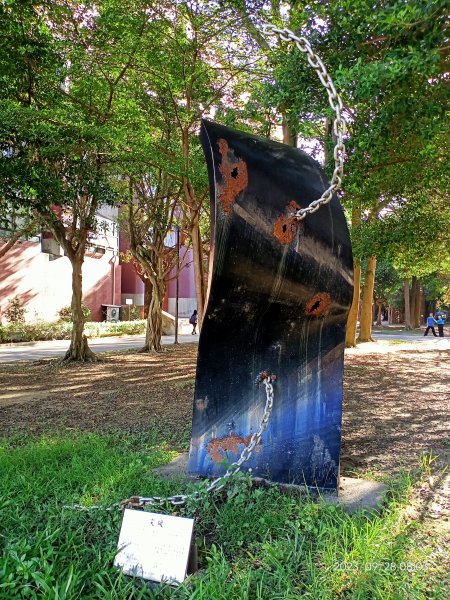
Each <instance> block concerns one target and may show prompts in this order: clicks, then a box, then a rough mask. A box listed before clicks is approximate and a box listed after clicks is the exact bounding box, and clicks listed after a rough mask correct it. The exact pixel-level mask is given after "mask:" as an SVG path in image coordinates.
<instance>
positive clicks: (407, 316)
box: [403, 277, 412, 329]
mask: <svg viewBox="0 0 450 600" xmlns="http://www.w3.org/2000/svg"><path fill="white" fill-rule="evenodd" d="M403 296H404V298H405V329H412V327H411V309H410V305H409V278H407V277H405V278H404V279H403Z"/></svg>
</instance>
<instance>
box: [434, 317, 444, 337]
mask: <svg viewBox="0 0 450 600" xmlns="http://www.w3.org/2000/svg"><path fill="white" fill-rule="evenodd" d="M436 323H437V326H438V331H439V337H444V323H445V321H444V318H443V316H442V315H440V316H439V318H438V320H437V321H436Z"/></svg>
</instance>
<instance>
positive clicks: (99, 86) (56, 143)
mask: <svg viewBox="0 0 450 600" xmlns="http://www.w3.org/2000/svg"><path fill="white" fill-rule="evenodd" d="M140 6H141V8H142V3H141V5H140ZM131 8H132V7H131V5H130V3H125V2H120V0H117V1H116V2H104V3H96V4H95V5H94V4H80V3H79V2H77V1H75V0H74V1H70V0H67V1H66V2H64V3H57V4H53V5H49V6H45V7H43V6H42V4H41V3H40V2H34V1H32V2H30V3H27V4H20V5H14V4H11V5H2V7H1V12H2V13H3V15H2V16H3V17H7V18H8V20H7V21H6V22H5V20H4V19H2V23H3V24H4V29H5V30H6V31H4V33H5V35H4V36H3V43H2V47H1V50H2V58H4V59H5V63H3V64H6V65H10V64H11V62H14V66H13V67H12V73H13V77H10V78H9V79H8V86H7V87H6V89H5V90H4V91H3V92H2V93H1V101H2V109H3V110H2V111H1V119H2V122H1V125H0V127H1V147H2V149H3V160H2V174H4V175H5V177H4V178H3V181H2V187H3V193H4V196H5V198H6V199H7V200H8V201H9V202H11V203H12V204H13V205H15V206H18V207H21V208H23V207H27V209H28V210H30V211H31V212H32V214H33V215H36V216H38V217H39V218H40V220H41V222H42V223H43V224H44V225H45V226H46V227H47V228H49V229H50V230H51V231H52V233H53V235H54V236H55V238H56V239H57V241H58V242H59V243H60V244H61V246H62V247H63V249H64V251H65V254H66V255H67V257H68V258H69V260H70V262H71V265H72V305H71V307H72V315H73V330H72V337H71V343H70V347H69V350H68V351H67V354H66V356H65V360H94V359H95V355H94V354H93V353H92V352H91V351H90V349H89V347H88V344H87V339H86V337H85V335H84V333H83V328H84V315H83V311H82V265H83V261H84V254H85V250H86V245H87V243H88V240H89V236H90V234H91V233H92V232H93V231H95V228H96V213H97V210H98V208H99V206H100V205H101V204H102V203H110V202H112V201H114V196H113V193H112V187H111V185H110V177H111V175H112V174H113V170H112V165H113V164H114V160H113V159H114V157H115V156H116V155H117V154H118V153H119V154H120V152H123V151H124V149H125V147H126V138H127V131H128V130H129V123H126V122H124V113H125V109H124V106H123V102H122V101H123V98H124V95H123V94H122V92H123V85H124V80H125V76H126V74H127V71H128V70H129V68H130V66H131V62H132V58H133V56H134V55H135V53H136V52H137V49H138V47H139V40H140V38H141V36H142V33H143V31H144V30H145V28H146V26H147V25H148V21H149V17H148V15H146V13H145V10H140V11H138V12H133V10H131ZM124 15H127V19H126V20H124ZM5 23H7V24H6V25H5ZM111 39H113V40H114V41H115V43H114V44H111V45H110V46H109V47H107V46H106V45H105V40H111ZM9 48H14V51H15V54H16V56H14V53H13V56H12V57H10V56H8V55H7V49H9ZM14 59H17V63H16V62H15V61H14ZM121 102H122V104H121Z"/></svg>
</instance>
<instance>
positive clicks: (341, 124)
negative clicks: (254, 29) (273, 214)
mask: <svg viewBox="0 0 450 600" xmlns="http://www.w3.org/2000/svg"><path fill="white" fill-rule="evenodd" d="M262 31H263V33H264V34H270V33H274V34H276V35H278V36H279V37H280V39H281V40H283V41H284V42H294V44H295V45H296V47H297V48H298V49H299V50H300V52H303V53H304V54H306V55H307V59H308V62H309V64H310V65H311V67H312V68H313V69H314V70H315V71H316V73H317V76H318V77H319V79H320V81H321V83H322V85H323V86H324V87H325V89H326V91H327V94H328V101H329V103H330V106H331V108H332V109H333V111H334V113H335V115H336V116H335V119H334V121H333V133H334V135H335V137H336V145H335V146H334V151H333V157H334V171H333V177H332V178H331V182H330V186H329V187H328V188H327V189H326V190H325V191H324V192H323V194H322V195H321V196H320V198H318V199H317V200H313V202H311V204H309V206H307V207H306V208H300V209H299V210H297V211H296V212H295V213H294V215H293V216H294V217H295V219H297V221H301V220H302V219H304V218H305V217H306V215H308V214H310V213H314V212H316V210H318V209H319V208H320V207H321V206H323V205H324V204H328V202H330V200H331V198H332V197H333V194H334V193H335V192H337V191H338V190H339V189H340V188H341V186H342V177H343V175H344V159H345V146H344V136H345V133H346V127H345V119H344V116H343V114H342V108H343V105H342V100H341V98H340V96H339V94H338V93H337V91H336V88H335V87H334V83H333V81H332V80H331V77H330V76H329V75H328V72H327V70H326V67H325V65H324V64H323V62H322V60H321V59H320V57H319V56H317V54H316V53H315V52H314V50H313V48H312V46H311V44H310V43H309V42H308V40H307V39H306V38H304V37H298V36H297V35H295V33H293V32H292V31H291V30H290V29H279V28H278V27H276V26H275V25H270V24H267V25H264V27H263V28H262Z"/></svg>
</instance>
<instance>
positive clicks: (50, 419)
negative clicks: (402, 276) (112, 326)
mask: <svg viewBox="0 0 450 600" xmlns="http://www.w3.org/2000/svg"><path fill="white" fill-rule="evenodd" d="M101 356H102V361H101V362H98V363H87V364H84V365H81V366H79V365H69V366H61V365H60V364H59V363H58V362H57V361H55V360H35V361H23V362H11V363H7V364H3V365H0V436H1V435H3V436H4V435H7V436H9V435H12V434H17V433H26V434H27V435H28V434H33V435H38V434H42V433H46V432H49V431H55V430H61V429H62V430H82V431H86V430H88V431H103V432H104V431H108V430H122V431H140V430H141V431H142V430H146V429H147V428H148V427H150V426H151V427H155V426H156V427H157V428H158V429H160V430H161V431H162V432H163V433H164V434H165V435H167V439H168V440H169V441H170V443H171V444H172V445H173V447H174V448H175V449H176V450H183V449H186V447H187V443H188V440H189V438H190V421H191V412H192V399H193V392H194V378H195V364H196V356H197V344H195V343H193V344H183V345H181V346H178V347H177V346H168V347H167V348H166V350H165V351H164V352H163V353H161V354H140V353H138V352H136V350H128V351H118V352H106V353H102V354H101ZM449 356H450V340H449V339H448V338H446V339H442V340H440V339H439V340H435V339H431V340H430V341H429V342H424V341H423V339H421V340H420V344H419V343H414V341H412V342H411V343H403V342H398V341H396V340H392V341H384V340H383V341H378V342H376V343H368V344H361V345H359V346H358V347H357V348H355V349H348V350H346V359H345V378H344V408H343V413H344V417H343V445H342V457H341V458H342V464H341V470H342V473H343V474H344V475H351V474H363V473H368V472H371V473H373V474H374V475H375V476H377V477H380V476H383V475H389V474H392V473H395V472H399V471H400V470H402V469H405V468H407V469H411V468H414V466H417V464H418V460H419V458H420V456H421V455H422V454H423V453H426V452H432V453H433V454H436V455H439V456H441V457H442V460H445V458H446V457H447V456H448V455H450V432H449V429H448V424H449V421H450V393H449V390H450V370H449V368H448V366H449V362H448V360H449Z"/></svg>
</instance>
